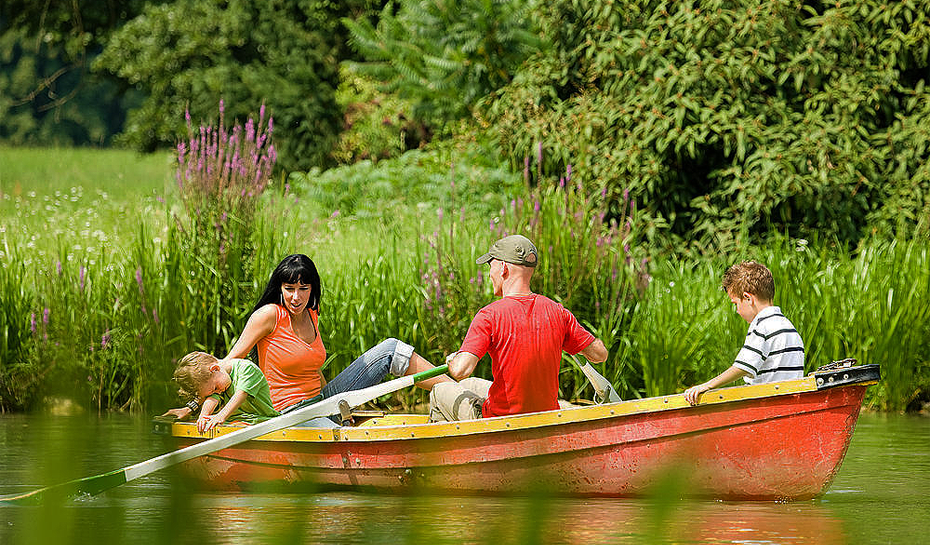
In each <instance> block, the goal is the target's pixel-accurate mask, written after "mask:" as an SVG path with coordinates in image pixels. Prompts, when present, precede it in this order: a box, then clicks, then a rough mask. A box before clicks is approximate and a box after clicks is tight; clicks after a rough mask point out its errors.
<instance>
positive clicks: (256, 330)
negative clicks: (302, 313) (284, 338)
mask: <svg viewBox="0 0 930 545" xmlns="http://www.w3.org/2000/svg"><path fill="white" fill-rule="evenodd" d="M276 319H277V311H276V310H275V305H265V306H263V307H262V308H260V309H258V310H256V311H255V312H253V313H252V315H251V316H249V321H248V322H246V324H245V329H243V330H242V334H241V335H239V338H238V339H236V344H234V345H233V347H232V349H231V350H230V351H229V354H226V357H225V358H223V359H224V360H230V359H234V358H245V357H248V355H249V352H251V351H252V348H254V347H255V345H256V344H257V343H258V341H260V340H261V339H263V338H264V337H266V336H268V335H269V334H271V332H272V331H274V326H275V321H276Z"/></svg>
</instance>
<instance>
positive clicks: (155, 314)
mask: <svg viewBox="0 0 930 545" xmlns="http://www.w3.org/2000/svg"><path fill="white" fill-rule="evenodd" d="M152 319H153V320H155V323H156V324H157V323H158V311H157V310H156V309H154V308H153V309H152Z"/></svg>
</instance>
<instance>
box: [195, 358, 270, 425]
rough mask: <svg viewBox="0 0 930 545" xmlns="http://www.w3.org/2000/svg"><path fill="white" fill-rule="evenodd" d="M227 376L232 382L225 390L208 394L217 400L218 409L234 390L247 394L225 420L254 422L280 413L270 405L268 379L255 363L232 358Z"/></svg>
mask: <svg viewBox="0 0 930 545" xmlns="http://www.w3.org/2000/svg"><path fill="white" fill-rule="evenodd" d="M229 378H231V379H232V382H231V383H230V385H229V388H227V389H226V391H225V392H223V393H222V394H213V395H212V396H210V397H212V398H213V399H215V400H217V401H218V402H219V405H218V409H222V408H223V407H225V406H226V404H227V403H229V400H230V398H232V396H233V394H235V393H236V392H239V391H242V392H245V393H247V394H249V395H248V397H247V398H246V400H245V401H244V402H243V403H242V405H240V406H239V408H238V409H236V410H235V411H233V413H232V414H231V415H229V418H227V419H226V420H227V422H234V421H240V422H245V423H247V424H256V423H258V422H262V421H264V420H268V419H269V418H273V417H275V416H278V415H279V414H280V413H278V411H276V410H274V408H273V407H272V406H271V390H270V389H269V388H268V381H267V380H265V375H263V374H262V370H261V369H259V368H258V366H257V365H255V364H254V363H252V362H251V361H249V360H240V359H236V360H232V369H231V370H230V372H229Z"/></svg>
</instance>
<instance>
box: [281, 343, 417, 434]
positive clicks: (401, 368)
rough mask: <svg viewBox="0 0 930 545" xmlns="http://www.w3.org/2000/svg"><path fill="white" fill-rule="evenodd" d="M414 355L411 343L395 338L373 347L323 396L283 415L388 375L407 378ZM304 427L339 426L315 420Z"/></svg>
mask: <svg viewBox="0 0 930 545" xmlns="http://www.w3.org/2000/svg"><path fill="white" fill-rule="evenodd" d="M411 356H413V347H412V346H410V345H409V344H407V343H405V342H403V341H399V340H397V339H394V338H391V339H386V340H383V341H381V342H380V343H378V345H377V346H375V347H374V348H370V349H369V350H368V351H367V352H365V353H364V354H362V355H361V356H359V357H358V358H356V360H355V361H353V362H352V363H351V364H349V366H348V367H346V368H345V369H343V370H342V372H341V373H339V374H338V375H336V378H334V379H333V380H331V381H329V382H327V383H326V386H323V389H322V390H321V391H320V394H319V395H317V396H315V397H313V398H311V399H305V400H303V401H300V402H298V403H295V404H294V405H291V406H290V407H287V408H285V409H284V410H283V411H281V412H282V413H289V412H291V411H294V410H297V409H300V408H302V407H306V406H307V405H312V404H314V403H316V402H318V401H321V400H323V399H326V398H328V397H332V396H334V395H337V394H341V393H343V392H350V391H352V390H361V389H362V388H368V387H369V386H374V385H375V384H378V383H379V382H381V381H382V380H383V379H384V377H385V375H387V374H388V373H390V374H392V375H394V376H395V377H400V376H403V375H404V374H405V373H406V372H407V367H408V366H409V365H410V357H411ZM337 420H338V419H337ZM300 426H301V427H311V428H323V427H325V428H332V427H336V424H335V423H334V421H333V420H332V419H331V418H314V419H313V420H309V421H307V422H304V423H303V424H300Z"/></svg>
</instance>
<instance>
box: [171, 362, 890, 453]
mask: <svg viewBox="0 0 930 545" xmlns="http://www.w3.org/2000/svg"><path fill="white" fill-rule="evenodd" d="M866 367H872V366H858V367H856V368H852V369H857V368H866ZM874 367H875V368H877V366H874ZM834 372H835V371H831V372H830V373H834ZM824 374H825V373H818V372H817V371H814V372H812V373H810V374H809V375H807V376H805V377H803V378H800V379H795V380H788V381H782V382H770V383H766V384H756V385H742V386H731V387H728V388H721V389H717V390H712V391H711V392H708V393H705V394H704V395H703V396H702V400H701V402H700V403H699V404H698V405H695V406H692V405H690V404H688V402H687V401H685V399H684V395H683V394H670V395H666V396H659V397H651V398H645V399H633V400H625V401H619V402H614V403H604V404H600V405H586V406H576V407H571V408H566V409H555V410H551V411H543V412H538V413H527V414H519V415H507V416H498V417H490V418H482V419H479V420H466V421H459V422H427V423H422V422H418V423H409V424H408V423H401V424H386V425H378V424H376V425H365V426H358V427H340V428H300V427H292V428H286V429H284V430H279V431H276V432H272V433H269V434H266V435H263V436H261V437H258V438H256V439H253V441H262V442H281V441H286V442H310V443H313V442H322V443H341V442H349V441H364V442H379V441H385V442H388V441H398V440H416V439H427V438H447V437H458V436H468V435H480V434H486V433H494V432H501V431H518V430H529V429H534V428H541V427H547V426H558V425H562V424H570V423H577V422H590V421H597V420H603V419H610V418H617V417H621V416H634V415H640V414H645V413H664V412H667V411H674V410H680V409H700V408H702V407H712V406H716V405H721V404H730V403H735V402H741V401H752V400H759V399H767V398H776V397H782V396H787V395H795V394H803V393H815V392H818V391H823V390H825V389H827V388H825V387H824V386H823V381H820V382H819V383H818V380H817V379H818V375H824ZM877 382H878V379H877V378H876V379H874V380H871V379H870V380H862V381H855V382H850V383H842V384H836V385H830V386H829V389H839V388H845V387H853V386H856V387H860V386H861V387H866V386H869V385H872V384H876V383H877ZM708 394H710V395H708ZM403 416H409V417H416V418H417V419H418V420H421V419H422V417H423V416H424V415H396V416H395V417H394V419H397V418H402V417H403ZM241 427H242V425H231V426H220V427H218V428H217V429H216V430H214V431H213V432H212V433H211V432H208V433H207V434H200V433H198V432H197V428H196V426H195V425H193V423H189V422H188V423H180V422H175V423H173V424H172V425H171V435H172V436H174V437H175V438H190V439H209V438H212V437H216V436H219V435H223V434H226V433H230V432H233V431H235V430H237V429H241Z"/></svg>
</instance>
